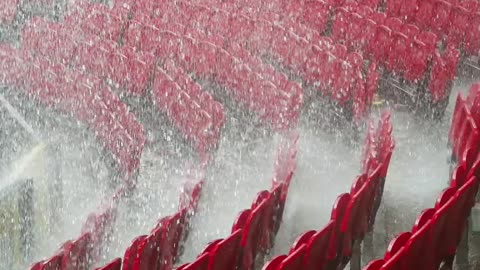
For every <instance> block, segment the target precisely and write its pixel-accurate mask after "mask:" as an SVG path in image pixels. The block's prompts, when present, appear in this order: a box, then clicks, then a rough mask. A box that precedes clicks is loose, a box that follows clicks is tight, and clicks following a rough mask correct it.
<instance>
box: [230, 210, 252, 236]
mask: <svg viewBox="0 0 480 270" xmlns="http://www.w3.org/2000/svg"><path fill="white" fill-rule="evenodd" d="M251 211H252V210H250V209H245V210H243V211H241V212H240V213H238V215H237V217H236V218H235V221H234V222H233V226H232V233H233V232H235V231H237V230H238V229H243V228H244V227H245V225H246V223H247V219H248V218H249V216H250V213H251Z"/></svg>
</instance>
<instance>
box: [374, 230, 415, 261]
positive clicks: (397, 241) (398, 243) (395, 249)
mask: <svg viewBox="0 0 480 270" xmlns="http://www.w3.org/2000/svg"><path fill="white" fill-rule="evenodd" d="M411 235H412V233H411V232H404V233H401V234H399V235H398V236H396V237H395V238H394V239H393V240H392V241H390V244H389V245H388V248H387V252H386V253H385V256H384V260H385V262H384V264H383V266H382V267H381V268H380V269H381V270H403V269H405V260H406V258H405V255H406V254H405V245H406V243H407V242H408V240H409V239H410V236H411Z"/></svg>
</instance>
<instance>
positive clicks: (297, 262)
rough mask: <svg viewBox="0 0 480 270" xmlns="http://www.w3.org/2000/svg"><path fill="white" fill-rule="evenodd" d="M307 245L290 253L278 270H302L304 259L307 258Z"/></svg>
mask: <svg viewBox="0 0 480 270" xmlns="http://www.w3.org/2000/svg"><path fill="white" fill-rule="evenodd" d="M305 250H306V245H305V244H303V245H301V246H300V247H299V248H298V249H296V250H294V251H293V252H292V253H290V254H289V255H288V256H287V257H286V258H285V259H284V260H283V261H282V262H281V263H280V265H279V266H278V268H277V269H278V270H297V269H302V266H303V258H304V256H305Z"/></svg>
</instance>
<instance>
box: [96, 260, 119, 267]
mask: <svg viewBox="0 0 480 270" xmlns="http://www.w3.org/2000/svg"><path fill="white" fill-rule="evenodd" d="M121 268H122V259H121V258H116V259H115V260H113V261H111V262H109V263H108V264H107V265H105V266H102V267H100V268H96V270H120V269H121Z"/></svg>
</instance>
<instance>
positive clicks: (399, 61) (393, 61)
mask: <svg viewBox="0 0 480 270" xmlns="http://www.w3.org/2000/svg"><path fill="white" fill-rule="evenodd" d="M410 44H411V42H410V40H409V39H408V37H407V36H405V35H404V34H402V33H399V32H395V33H393V40H392V50H391V52H390V54H389V57H388V61H387V69H388V70H390V71H391V72H393V73H394V74H396V75H403V74H404V72H405V70H406V63H405V58H406V57H407V53H408V47H409V45H410Z"/></svg>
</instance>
